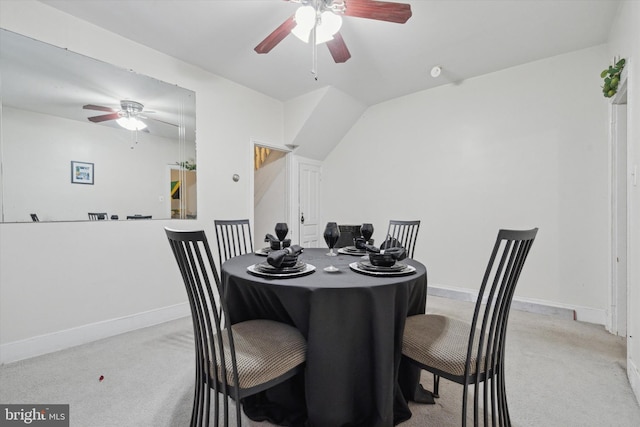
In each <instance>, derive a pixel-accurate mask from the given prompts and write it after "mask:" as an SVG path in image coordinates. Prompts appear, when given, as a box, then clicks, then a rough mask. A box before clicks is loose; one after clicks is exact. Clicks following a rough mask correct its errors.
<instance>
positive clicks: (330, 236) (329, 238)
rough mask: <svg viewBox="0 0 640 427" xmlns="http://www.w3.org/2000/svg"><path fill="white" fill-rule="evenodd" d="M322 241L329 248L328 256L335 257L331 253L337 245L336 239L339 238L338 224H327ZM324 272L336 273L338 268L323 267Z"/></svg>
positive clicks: (331, 266) (334, 254)
mask: <svg viewBox="0 0 640 427" xmlns="http://www.w3.org/2000/svg"><path fill="white" fill-rule="evenodd" d="M323 237H324V241H325V242H326V243H327V246H329V253H327V255H328V256H336V255H337V254H336V253H334V252H333V247H334V246H335V245H336V243H338V239H339V238H340V229H339V228H338V224H337V223H335V222H328V223H327V226H326V228H325V229H324V234H323ZM324 270H325V271H329V272H333V271H338V268H336V267H334V266H333V265H330V266H328V267H325V269H324Z"/></svg>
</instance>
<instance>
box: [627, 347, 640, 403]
mask: <svg viewBox="0 0 640 427" xmlns="http://www.w3.org/2000/svg"><path fill="white" fill-rule="evenodd" d="M627 377H629V384H631V390H633V394H635V395H636V400H637V401H638V404H640V370H638V367H637V366H636V365H635V363H633V360H632V359H630V358H627Z"/></svg>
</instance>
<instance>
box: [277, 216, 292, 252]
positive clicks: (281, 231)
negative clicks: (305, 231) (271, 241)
mask: <svg viewBox="0 0 640 427" xmlns="http://www.w3.org/2000/svg"><path fill="white" fill-rule="evenodd" d="M275 232H276V236H277V237H278V240H280V249H282V241H283V240H284V238H285V237H287V233H289V227H288V226H287V223H286V222H278V223H276V229H275Z"/></svg>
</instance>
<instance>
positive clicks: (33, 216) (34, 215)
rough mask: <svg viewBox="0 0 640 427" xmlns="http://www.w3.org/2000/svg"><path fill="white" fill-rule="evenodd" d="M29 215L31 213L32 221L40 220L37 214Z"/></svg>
mask: <svg viewBox="0 0 640 427" xmlns="http://www.w3.org/2000/svg"><path fill="white" fill-rule="evenodd" d="M29 215H31V221H33V222H40V219H39V218H38V215H37V214H34V213H32V214H29Z"/></svg>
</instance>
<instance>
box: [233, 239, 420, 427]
mask: <svg viewBox="0 0 640 427" xmlns="http://www.w3.org/2000/svg"><path fill="white" fill-rule="evenodd" d="M326 253H327V249H305V251H304V253H303V254H302V255H301V257H300V259H301V260H303V261H304V262H306V263H308V264H311V265H314V266H315V267H316V271H315V272H313V273H311V274H310V275H307V276H304V277H297V278H288V279H271V278H261V277H256V276H254V275H251V274H249V273H248V271H247V267H248V266H250V265H253V264H256V263H260V262H265V261H266V258H265V257H264V256H258V255H254V254H247V255H242V256H239V257H235V258H231V259H230V260H228V261H226V262H225V263H224V264H223V266H222V272H221V276H222V284H223V287H224V288H225V299H226V301H227V306H228V309H229V316H230V318H231V319H230V320H231V323H238V322H242V321H245V320H250V319H257V318H261V319H272V320H277V321H280V322H284V323H287V324H291V325H294V326H295V327H296V328H298V329H299V330H300V331H301V332H302V334H303V335H304V336H305V338H306V339H307V345H308V350H307V362H306V369H305V373H304V378H303V380H304V381H303V382H302V381H301V380H299V379H298V380H297V381H298V382H299V384H297V385H296V383H295V381H294V382H293V383H292V384H286V385H285V386H283V387H280V388H277V389H276V390H270V391H268V392H267V393H265V394H264V395H262V396H259V397H258V398H254V399H247V400H245V401H244V402H243V403H244V405H243V406H244V408H245V412H246V413H247V414H248V415H249V416H250V417H252V418H254V419H269V420H271V421H272V422H275V423H281V424H284V425H307V426H313V427H339V426H363V427H365V426H366V427H376V426H391V425H394V424H398V423H399V422H402V421H404V420H406V419H408V418H410V417H411V412H410V411H409V408H408V406H407V403H406V399H405V398H404V396H407V395H410V396H412V393H413V390H414V389H415V387H416V386H417V381H418V376H419V372H418V371H417V370H415V369H412V368H410V367H409V366H404V363H403V366H402V368H401V348H402V332H403V329H404V322H405V318H406V316H407V315H414V314H419V313H424V310H425V304H426V296H427V273H426V268H425V267H424V265H422V264H421V263H419V262H416V261H414V260H410V259H407V260H404V261H402V262H404V263H406V264H409V265H412V266H414V267H415V268H416V273H415V274H413V275H410V276H402V277H371V276H367V275H363V274H360V273H357V272H354V271H351V270H350V268H349V263H351V262H357V261H359V260H360V257H356V256H351V255H339V256H335V257H329V256H326V255H325V254H326ZM329 264H333V265H335V266H336V267H338V268H339V269H340V271H339V272H337V273H328V272H325V271H323V268H324V267H326V266H328V265H329ZM296 387H298V388H296ZM401 390H402V392H404V395H403V393H402V392H401ZM274 401H277V402H279V403H281V404H282V405H281V406H278V405H274ZM282 406H284V409H283V407H282ZM305 408H306V414H305ZM305 419H306V423H305Z"/></svg>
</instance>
